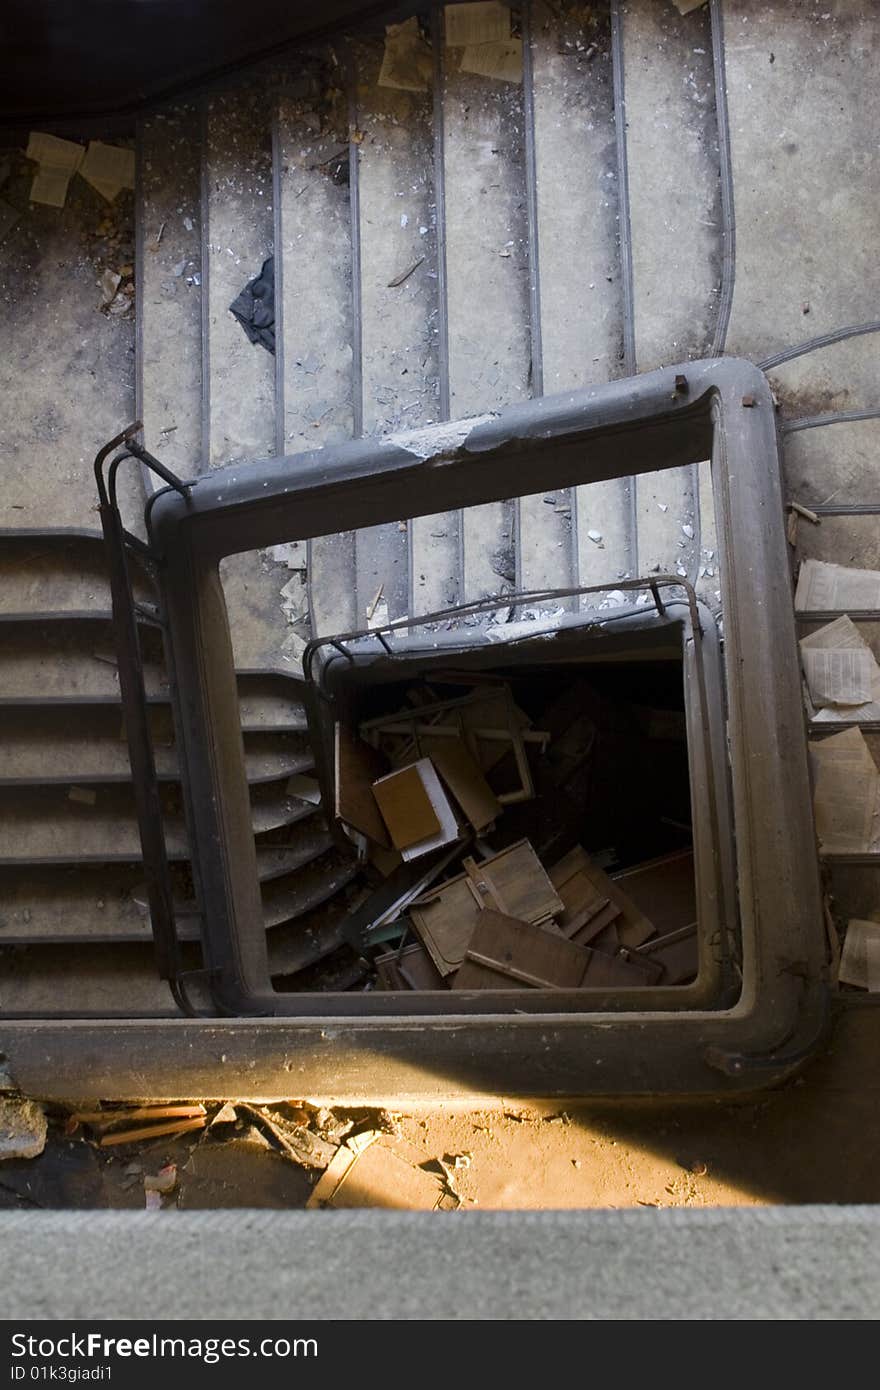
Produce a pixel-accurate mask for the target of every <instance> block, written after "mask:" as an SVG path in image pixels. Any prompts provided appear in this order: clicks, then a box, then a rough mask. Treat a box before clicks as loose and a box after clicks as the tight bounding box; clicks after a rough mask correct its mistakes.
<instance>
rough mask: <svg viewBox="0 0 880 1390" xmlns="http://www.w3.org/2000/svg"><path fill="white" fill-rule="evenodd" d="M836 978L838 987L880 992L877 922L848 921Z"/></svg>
mask: <svg viewBox="0 0 880 1390" xmlns="http://www.w3.org/2000/svg"><path fill="white" fill-rule="evenodd" d="M837 978H838V979H839V980H840V982H841V984H844V985H857V986H858V988H859V989H867V990H869V991H870V992H871V993H872V994H877V993H880V922H869V921H860V920H859V919H858V918H852V919H851V920H850V922H849V924H848V926H847V929H846V936H845V938H844V942H843V950H842V952H841V955H840V970H839V971H838V976H837Z"/></svg>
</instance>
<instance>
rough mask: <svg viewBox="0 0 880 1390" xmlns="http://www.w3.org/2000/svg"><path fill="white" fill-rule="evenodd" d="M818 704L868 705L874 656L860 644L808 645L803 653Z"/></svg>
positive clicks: (811, 693)
mask: <svg viewBox="0 0 880 1390" xmlns="http://www.w3.org/2000/svg"><path fill="white" fill-rule="evenodd" d="M801 657H802V660H803V663H804V674H805V676H806V678H807V685H808V686H809V688H810V699H811V700H812V701H813V704H814V705H818V706H821V705H866V704H867V703H868V701H869V700H870V698H871V665H872V663H873V664H874V665H876V662H874V657H873V655H872V654H871V652H869V651H862V650H860V649H859V648H858V647H855V648H850V649H849V650H846V649H844V648H833V647H807V648H805V649H804V650H803V651H802V652H801Z"/></svg>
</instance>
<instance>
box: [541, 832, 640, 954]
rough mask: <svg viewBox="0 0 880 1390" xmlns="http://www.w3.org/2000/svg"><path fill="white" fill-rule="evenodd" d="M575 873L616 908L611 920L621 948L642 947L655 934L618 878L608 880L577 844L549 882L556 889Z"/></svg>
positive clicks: (553, 871)
mask: <svg viewBox="0 0 880 1390" xmlns="http://www.w3.org/2000/svg"><path fill="white" fill-rule="evenodd" d="M574 873H578V874H581V875H582V876H583V878H584V879H585V880H588V881H589V882H590V883H591V884H592V886H593V888H594V889H595V892H596V895H597V897H602V898H607V899H608V900H609V902H612V903H614V904H615V906H616V907H617V908H618V910H619V912H620V917H619V918H615V919H614V920H615V922H616V926H617V934H618V939H619V941H620V944H621V946H628V947H629V948H630V949H633V948H634V947H636V946H641V944H642V943H643V942H644V941H647V940H648V939H649V937H652V936H653V935H654V924H653V922H652V921H650V920H649V919H648V918H647V917H646V916H645V914H644V913H643V912H642V911H641V909H640V908H639V907H637V906H636V904H635V903H634V902H633V900H632V898H630V896H629V894H628V893H626V892H625V891H624V890H623V888H621V887H620V886H619V884H618V880H617V879H612V878H609V876H608V874H606V873H605V871H604V870H603V869H600V868H599V866H598V865H597V864H594V863H593V862H592V860H591V859H590V856H589V855H588V854H587V852H586V850H585V849H583V847H582V846H581V845H576V846H575V847H574V849H572V850H571V851H570V852H569V853H568V854H567V855H566V856H565V858H564V859H561V860H560V861H559V863H558V864H556V865H554V867H553V868H552V869H551V871H550V875H551V881H552V882H553V883H554V885H555V886H557V887H558V882H559V881H560V880H561V881H562V882H563V883H564V882H566V880H567V879H568V878H571V876H572V875H573V874H574ZM581 887H582V888H584V891H585V885H581ZM606 925H607V923H606ZM600 929H601V928H600ZM575 934H576V935H577V936H578V939H579V940H580V934H579V932H578V931H577V929H575Z"/></svg>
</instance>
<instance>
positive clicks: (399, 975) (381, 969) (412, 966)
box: [375, 941, 448, 990]
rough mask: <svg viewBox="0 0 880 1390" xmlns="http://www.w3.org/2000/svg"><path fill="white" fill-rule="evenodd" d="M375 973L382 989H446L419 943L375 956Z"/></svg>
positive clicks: (438, 972)
mask: <svg viewBox="0 0 880 1390" xmlns="http://www.w3.org/2000/svg"><path fill="white" fill-rule="evenodd" d="M375 966H376V973H377V974H378V976H379V981H380V983H381V985H382V987H383V989H391V990H406V989H446V988H448V986H447V984H446V982H445V980H444V978H443V976H442V975H441V974H440V971H439V970H438V969H437V967H436V965H435V964H434V962H433V961H432V959H431V957H430V955H429V954H428V952H427V951H426V950H425V947H424V946H423V945H422V943H421V942H420V941H414V942H413V943H412V944H411V945H409V946H405V947H404V948H403V950H402V951H399V952H398V951H388V952H386V954H385V955H383V956H377V958H376V961H375Z"/></svg>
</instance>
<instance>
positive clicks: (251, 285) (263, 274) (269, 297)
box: [229, 256, 275, 353]
mask: <svg viewBox="0 0 880 1390" xmlns="http://www.w3.org/2000/svg"><path fill="white" fill-rule="evenodd" d="M229 312H230V313H231V314H234V315H235V317H236V318H237V319H238V321H239V323H240V324H241V326H242V328H243V329H244V331H245V333H246V334H247V335H248V337H249V338H250V340H251V342H252V343H260V344H261V346H262V347H264V348H265V349H266V351H267V352H271V353H274V351H275V257H274V256H270V257H269V259H268V260H267V261H264V262H263V269H262V270H261V271H260V273H259V275H257V276H255V278H254V279H253V280H249V281H248V282H247V284H246V285H245V287H244V289H243V290H242V292H241V294H240V295H239V296H238V298H237V299H233V301H232V303H231V304H230V306H229Z"/></svg>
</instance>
